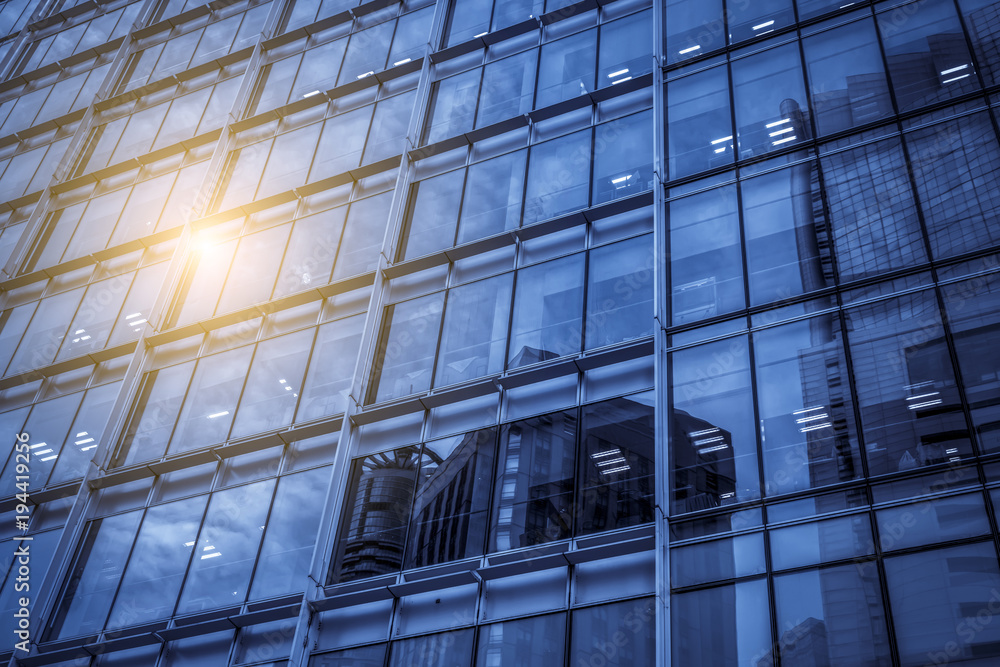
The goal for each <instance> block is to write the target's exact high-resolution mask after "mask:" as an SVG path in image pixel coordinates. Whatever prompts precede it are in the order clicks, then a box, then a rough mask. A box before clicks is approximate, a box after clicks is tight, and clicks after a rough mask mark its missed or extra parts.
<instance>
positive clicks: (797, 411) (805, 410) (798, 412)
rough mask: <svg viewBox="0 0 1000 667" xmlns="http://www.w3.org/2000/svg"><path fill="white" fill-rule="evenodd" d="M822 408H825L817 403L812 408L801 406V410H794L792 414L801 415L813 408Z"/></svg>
mask: <svg viewBox="0 0 1000 667" xmlns="http://www.w3.org/2000/svg"><path fill="white" fill-rule="evenodd" d="M824 409H825V408H824V407H823V406H822V405H817V406H816V407H814V408H802V409H801V410H795V411H794V412H792V414H793V415H801V414H802V413H803V412H812V411H813V410H824Z"/></svg>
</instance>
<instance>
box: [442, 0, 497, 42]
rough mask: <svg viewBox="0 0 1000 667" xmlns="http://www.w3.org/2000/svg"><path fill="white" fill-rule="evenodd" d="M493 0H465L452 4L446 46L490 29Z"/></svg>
mask: <svg viewBox="0 0 1000 667" xmlns="http://www.w3.org/2000/svg"><path fill="white" fill-rule="evenodd" d="M492 10H493V2H492V0H463V1H462V2H455V3H452V4H451V11H450V12H449V17H448V18H449V19H450V20H449V22H448V27H447V31H446V34H447V37H446V38H445V46H454V45H455V44H459V43H461V42H465V41H467V40H469V39H472V37H474V36H475V35H479V34H482V33H484V32H489V31H490V14H491V13H492Z"/></svg>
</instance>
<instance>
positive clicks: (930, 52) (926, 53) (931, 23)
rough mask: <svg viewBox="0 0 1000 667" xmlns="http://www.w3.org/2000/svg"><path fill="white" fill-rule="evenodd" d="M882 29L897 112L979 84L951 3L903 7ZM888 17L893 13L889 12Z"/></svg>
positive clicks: (956, 94)
mask: <svg viewBox="0 0 1000 667" xmlns="http://www.w3.org/2000/svg"><path fill="white" fill-rule="evenodd" d="M906 13H907V16H906V20H905V21H893V20H892V19H890V21H891V24H890V28H889V29H888V30H883V31H882V32H883V34H882V43H883V45H884V48H885V57H886V60H887V61H888V63H889V73H890V75H891V76H892V87H893V90H895V92H896V104H897V105H898V106H899V110H900V111H909V110H910V109H916V108H918V107H922V106H925V105H927V104H933V103H934V102H940V101H942V100H947V99H951V98H953V97H956V96H958V95H963V94H965V93H969V92H972V91H975V90H978V89H979V79H978V77H977V76H976V73H975V65H974V64H973V62H972V56H970V55H969V47H968V43H967V42H966V39H965V34H964V33H963V31H962V26H961V25H960V23H959V19H958V16H957V15H956V14H955V5H954V4H953V3H951V2H942V1H940V0H935V1H932V2H927V3H923V4H921V5H919V6H914V7H912V8H909V9H908V10H907V12H906ZM890 16H892V15H890Z"/></svg>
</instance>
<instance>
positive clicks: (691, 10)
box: [666, 0, 726, 63]
mask: <svg viewBox="0 0 1000 667" xmlns="http://www.w3.org/2000/svg"><path fill="white" fill-rule="evenodd" d="M724 17H725V12H724V11H723V9H722V0H705V1H699V0H667V8H666V30H667V33H666V34H667V62H670V63H676V62H680V61H682V60H686V59H687V58H694V57H695V56H700V55H702V54H704V53H708V52H709V51H714V50H715V49H719V48H722V47H723V46H725V35H726V23H725V20H724Z"/></svg>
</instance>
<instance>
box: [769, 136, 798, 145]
mask: <svg viewBox="0 0 1000 667" xmlns="http://www.w3.org/2000/svg"><path fill="white" fill-rule="evenodd" d="M796 139H798V137H785V138H784V139H778V140H777V141H774V142H771V143H772V144H773V145H775V146H777V145H778V144H785V143H788V142H789V141H795V140H796Z"/></svg>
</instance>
